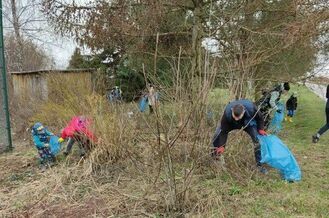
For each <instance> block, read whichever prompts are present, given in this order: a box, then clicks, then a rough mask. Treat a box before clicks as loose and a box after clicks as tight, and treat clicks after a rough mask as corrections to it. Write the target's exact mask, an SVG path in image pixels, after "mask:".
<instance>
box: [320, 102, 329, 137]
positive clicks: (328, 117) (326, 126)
mask: <svg viewBox="0 0 329 218" xmlns="http://www.w3.org/2000/svg"><path fill="white" fill-rule="evenodd" d="M328 129H329V101H327V104H326V124H324V126H322V127H321V129H319V131H318V133H319V135H322V134H323V133H325V132H326V131H327V130H328Z"/></svg>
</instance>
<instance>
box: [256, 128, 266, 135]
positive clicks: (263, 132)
mask: <svg viewBox="0 0 329 218" xmlns="http://www.w3.org/2000/svg"><path fill="white" fill-rule="evenodd" d="M258 133H259V134H260V135H267V133H266V132H265V130H263V129H260V130H258Z"/></svg>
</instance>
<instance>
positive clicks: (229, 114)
mask: <svg viewBox="0 0 329 218" xmlns="http://www.w3.org/2000/svg"><path fill="white" fill-rule="evenodd" d="M289 90H290V85H289V83H283V84H280V85H278V86H276V87H274V89H273V90H270V91H268V92H263V95H262V97H261V98H260V99H259V100H257V101H256V102H255V103H254V102H252V101H251V100H248V99H243V100H237V101H233V102H230V103H229V104H228V105H227V106H226V107H225V110H224V113H223V115H222V118H221V120H220V124H219V126H218V127H217V129H216V133H215V136H214V138H213V147H214V152H213V155H215V156H218V155H220V154H222V153H223V152H224V150H225V146H226V142H227V137H228V134H229V132H231V131H232V130H235V129H241V130H243V131H245V132H246V133H247V134H248V135H249V136H250V137H251V139H252V142H253V144H254V155H255V160H256V165H257V167H258V168H259V171H260V172H262V173H265V174H266V173H267V170H266V169H265V168H264V167H263V166H262V164H261V162H260V161H261V149H260V144H259V139H258V135H267V133H266V130H267V128H268V127H269V124H270V121H271V116H270V115H271V111H275V112H277V113H283V111H282V110H281V109H280V108H279V107H278V103H279V101H280V98H281V95H283V94H285V93H287V92H288V91H289ZM286 105H287V109H288V115H287V116H288V117H289V119H291V118H292V117H293V116H294V114H295V110H296V109H297V97H296V94H295V93H294V94H293V95H292V96H291V97H290V98H289V100H288V101H287V103H286Z"/></svg>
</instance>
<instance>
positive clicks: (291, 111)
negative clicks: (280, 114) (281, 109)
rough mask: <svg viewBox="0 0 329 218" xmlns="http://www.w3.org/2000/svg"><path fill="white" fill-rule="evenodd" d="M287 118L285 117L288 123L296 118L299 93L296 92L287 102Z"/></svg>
mask: <svg viewBox="0 0 329 218" xmlns="http://www.w3.org/2000/svg"><path fill="white" fill-rule="evenodd" d="M286 108H287V116H286V117H285V120H286V121H289V122H290V123H291V122H293V121H292V118H293V116H295V112H296V110H297V93H296V92H294V93H293V94H292V95H291V96H290V98H289V99H288V100H287V102H286Z"/></svg>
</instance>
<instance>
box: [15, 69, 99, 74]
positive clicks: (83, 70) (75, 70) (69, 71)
mask: <svg viewBox="0 0 329 218" xmlns="http://www.w3.org/2000/svg"><path fill="white" fill-rule="evenodd" d="M95 71H96V69H67V70H34V71H20V72H9V73H10V74H14V75H23V74H43V73H79V72H80V73H88V72H90V73H93V72H95Z"/></svg>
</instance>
